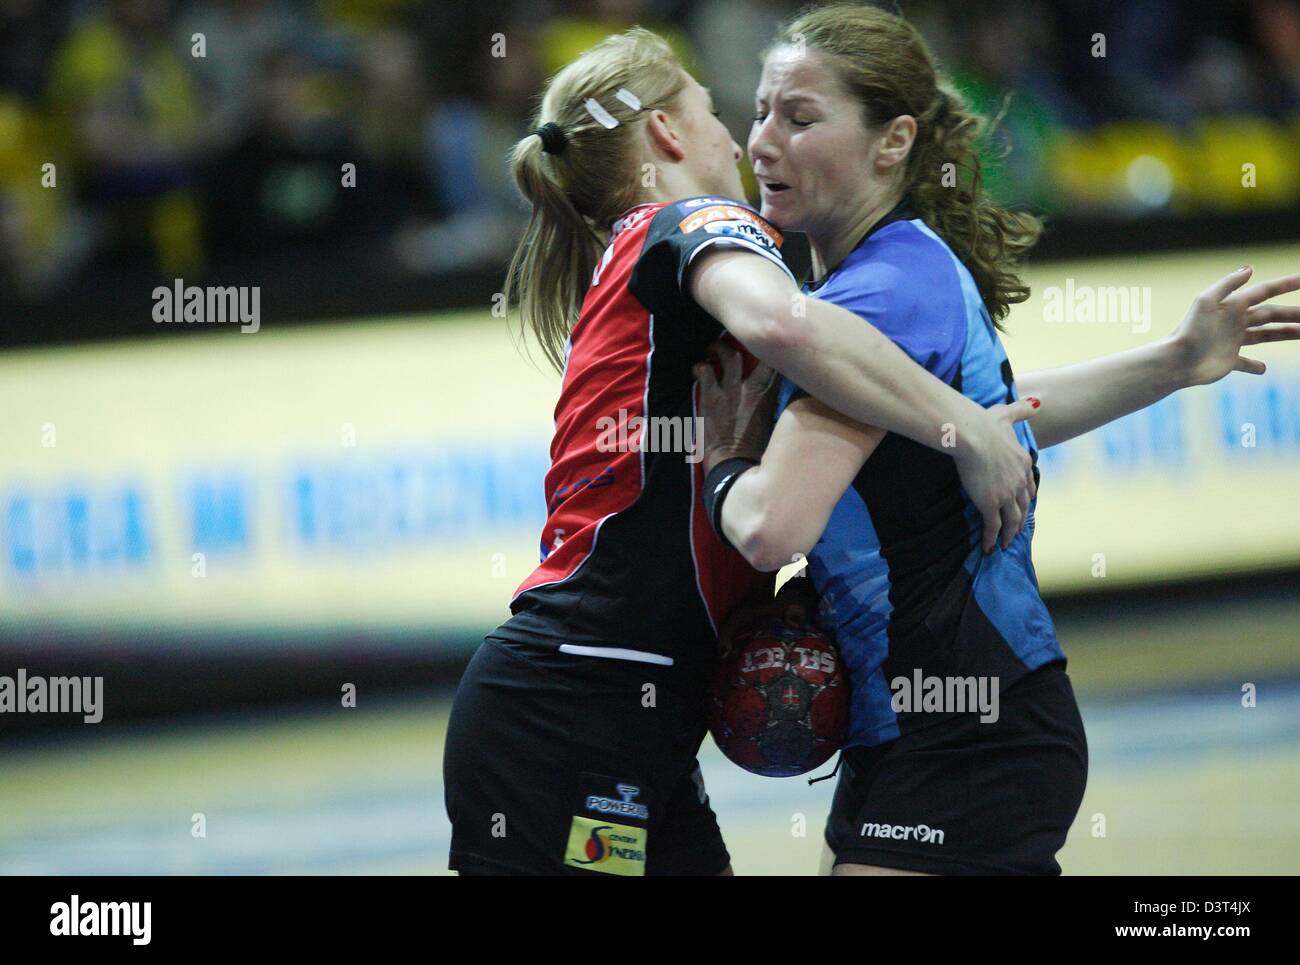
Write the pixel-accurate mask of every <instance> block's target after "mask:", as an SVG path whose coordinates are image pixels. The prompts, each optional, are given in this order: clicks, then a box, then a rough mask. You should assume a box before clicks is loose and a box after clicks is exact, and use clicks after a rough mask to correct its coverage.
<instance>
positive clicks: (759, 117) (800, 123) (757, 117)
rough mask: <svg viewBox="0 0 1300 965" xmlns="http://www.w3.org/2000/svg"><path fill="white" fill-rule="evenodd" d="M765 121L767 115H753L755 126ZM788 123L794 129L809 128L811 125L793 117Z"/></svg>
mask: <svg viewBox="0 0 1300 965" xmlns="http://www.w3.org/2000/svg"><path fill="white" fill-rule="evenodd" d="M765 120H767V115H766V114H764V113H762V112H761V111H760V112H758V113H756V114H754V123H755V124H762V123H763V122H764V121H765ZM790 123H791V124H793V125H794V126H795V127H811V126H812V124H813V122H812V121H801V120H798V119H797V118H793V117H792V118H790Z"/></svg>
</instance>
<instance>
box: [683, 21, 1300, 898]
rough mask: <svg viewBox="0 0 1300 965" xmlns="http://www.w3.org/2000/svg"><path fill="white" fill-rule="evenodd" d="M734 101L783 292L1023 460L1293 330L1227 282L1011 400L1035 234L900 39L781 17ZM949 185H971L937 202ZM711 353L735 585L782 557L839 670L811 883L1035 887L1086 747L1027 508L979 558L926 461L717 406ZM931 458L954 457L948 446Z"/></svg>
mask: <svg viewBox="0 0 1300 965" xmlns="http://www.w3.org/2000/svg"><path fill="white" fill-rule="evenodd" d="M756 99H757V113H756V116H755V118H754V124H753V127H752V130H751V134H750V139H749V153H750V158H751V160H752V162H753V165H754V171H755V174H756V175H757V177H758V180H759V183H760V185H761V190H762V215H763V216H764V217H765V218H768V219H770V220H771V221H773V222H774V223H776V224H778V225H780V226H781V227H782V228H788V229H793V230H801V231H805V232H807V234H808V236H809V240H810V241H811V243H812V247H813V252H814V262H813V270H814V276H815V279H816V280H815V282H814V283H813V284H812V285H811V286H810V287H809V288H808V290H809V291H810V292H811V293H813V294H815V295H816V296H817V297H818V298H820V299H824V300H826V301H829V302H832V303H834V304H837V305H842V306H844V307H846V308H849V309H851V310H852V311H853V312H854V313H856V314H857V315H859V316H861V317H862V318H864V319H866V320H867V321H869V322H870V323H871V324H872V325H873V326H875V327H876V328H878V329H880V330H881V331H883V332H885V333H886V334H887V335H889V336H890V337H891V338H892V339H893V340H894V341H895V342H896V343H897V344H898V345H899V346H900V347H901V348H903V349H904V350H905V351H906V352H907V353H908V355H910V356H911V357H912V358H913V359H915V360H916V361H917V362H919V363H920V364H922V365H924V366H925V367H926V368H927V369H929V370H930V371H931V372H933V373H934V374H935V375H936V376H938V377H939V378H941V379H943V380H944V381H946V382H948V383H950V384H951V385H953V386H954V388H957V389H959V390H960V391H962V392H963V393H965V394H966V395H968V396H970V397H971V398H972V399H974V400H975V401H977V402H979V403H980V404H981V405H992V404H995V403H1005V402H1010V401H1012V400H1015V399H1017V398H1018V397H1019V394H1020V393H1025V396H1026V398H1036V399H1038V400H1041V405H1042V408H1041V411H1040V412H1039V414H1038V415H1036V416H1035V418H1034V420H1033V422H1032V428H1031V427H1030V424H1028V423H1021V424H1019V425H1017V427H1016V431H1017V432H1018V434H1019V436H1020V439H1021V442H1022V444H1023V445H1024V447H1025V448H1026V450H1027V451H1028V452H1030V453H1031V454H1033V455H1034V456H1036V449H1037V448H1038V447H1040V446H1050V445H1054V444H1056V443H1059V442H1062V441H1064V440H1066V439H1069V438H1071V437H1073V436H1076V435H1079V434H1081V433H1083V432H1087V431H1088V430H1090V429H1093V428H1095V427H1097V426H1099V425H1102V424H1104V423H1106V422H1109V421H1111V420H1113V419H1115V418H1118V417H1120V416H1122V415H1124V414H1126V413H1129V412H1132V411H1135V410H1137V409H1139V408H1142V407H1144V406H1146V405H1149V404H1151V403H1152V402H1155V401H1156V400H1158V399H1159V398H1161V397H1163V396H1165V395H1167V394H1169V393H1170V392H1172V391H1174V390H1176V389H1178V388H1181V387H1183V386H1188V385H1196V384H1204V383H1207V382H1212V381H1215V380H1216V379H1219V378H1222V377H1223V376H1224V375H1226V374H1227V373H1228V372H1230V371H1233V370H1238V371H1245V372H1251V373H1256V374H1258V373H1262V371H1263V365H1262V364H1261V363H1259V362H1256V361H1253V360H1249V359H1245V358H1242V357H1239V352H1240V350H1241V348H1242V346H1243V345H1248V344H1254V343H1258V342H1266V341H1278V340H1284V339H1295V338H1300V325H1297V324H1296V323H1297V322H1300V307H1289V306H1269V305H1263V304H1261V303H1262V302H1263V301H1264V300H1266V299H1268V298H1270V297H1272V296H1274V295H1278V294H1281V293H1283V292H1288V291H1294V290H1296V289H1297V288H1300V275H1296V276H1291V277H1289V278H1284V279H1280V280H1278V281H1275V282H1269V283H1264V284H1258V285H1254V286H1252V287H1243V286H1245V283H1246V281H1247V280H1248V278H1249V277H1250V271H1249V269H1244V268H1243V269H1239V270H1238V271H1236V272H1234V273H1232V274H1231V275H1229V276H1228V277H1226V278H1224V279H1222V280H1221V281H1219V282H1218V283H1216V284H1215V285H1213V286H1212V287H1210V288H1209V289H1207V290H1206V291H1205V292H1204V293H1203V294H1202V295H1201V296H1200V297H1198V298H1197V299H1196V301H1195V302H1194V304H1193V305H1192V308H1191V310H1190V311H1189V313H1188V315H1187V317H1186V318H1185V319H1184V321H1183V322H1182V324H1181V325H1180V326H1179V328H1178V329H1177V331H1176V332H1175V333H1174V334H1173V335H1172V336H1171V337H1170V338H1168V339H1166V340H1164V341H1163V342H1160V343H1157V344H1154V345H1150V346H1145V347H1142V348H1139V349H1134V350H1132V351H1130V352H1125V353H1120V354H1117V355H1114V356H1110V357H1107V358H1103V359H1099V360H1095V361H1091V362H1087V363H1083V364H1080V365H1076V366H1071V367H1067V368H1064V369H1057V370H1053V371H1049V372H1044V373H1039V374H1034V375H1030V376H1026V377H1022V378H1021V379H1020V380H1019V385H1017V383H1016V380H1015V379H1013V376H1012V372H1011V368H1010V365H1009V364H1008V362H1007V356H1006V353H1005V352H1004V351H1003V349H1002V345H1001V344H1000V342H999V339H998V335H997V331H996V330H995V325H994V321H993V320H994V319H1000V318H1002V317H1004V316H1005V314H1006V312H1007V309H1008V307H1009V305H1010V304H1012V303H1014V302H1019V301H1023V300H1024V299H1025V298H1026V297H1027V295H1028V291H1027V289H1026V288H1025V287H1024V286H1023V284H1022V283H1021V281H1020V279H1019V277H1018V257H1019V255H1021V254H1022V253H1023V252H1025V251H1026V250H1027V249H1028V248H1029V247H1030V246H1031V245H1032V244H1033V242H1034V241H1035V240H1036V237H1037V233H1038V225H1037V223H1036V222H1034V221H1033V220H1032V219H1028V218H1025V217H1023V216H1019V215H1016V214H1013V213H1011V212H1009V211H1006V210H1004V209H1002V208H999V207H998V206H997V205H995V204H994V203H993V202H992V201H991V200H990V199H989V198H987V197H986V196H985V195H984V194H983V192H982V191H981V187H980V181H979V178H978V171H979V159H978V155H977V153H976V136H977V134H978V132H979V130H980V125H981V120H980V119H979V118H977V117H976V116H974V115H973V114H971V113H970V112H969V111H968V110H967V109H966V108H965V106H964V105H963V103H962V101H961V100H960V98H959V97H958V95H956V94H955V93H953V92H952V91H951V88H949V87H947V85H946V83H945V82H944V81H943V79H942V78H941V77H940V76H938V75H937V74H936V71H935V68H934V66H933V62H932V59H931V57H930V55H929V53H928V51H927V50H926V48H925V45H924V42H923V40H922V39H921V38H920V36H919V34H918V33H917V32H916V31H915V30H914V29H913V28H912V27H910V26H909V25H908V24H906V23H905V22H904V21H903V20H902V19H900V18H898V17H896V16H893V15H892V14H889V13H886V12H884V11H882V10H879V9H876V8H871V7H859V6H840V7H830V8H820V9H817V10H816V11H814V12H810V13H807V14H804V15H801V16H798V17H796V19H795V20H793V21H792V22H791V23H790V24H789V25H788V26H787V27H786V28H784V29H783V31H782V32H781V33H780V34H779V35H778V38H777V41H776V43H775V44H774V46H773V47H772V48H771V49H770V50H769V52H768V54H767V56H766V59H765V63H764V69H763V76H762V81H761V83H760V87H759V90H758V92H757V98H756ZM948 162H951V163H953V164H955V165H956V166H957V167H958V168H960V169H963V170H965V171H966V172H968V173H970V174H971V175H973V177H971V178H968V179H967V180H965V181H963V182H961V183H960V184H952V183H951V182H948V183H947V184H945V182H944V181H943V175H944V170H945V169H944V165H945V163H948ZM720 351H721V353H722V355H723V372H724V374H723V377H722V384H721V385H719V383H718V382H717V381H716V380H715V377H714V374H713V369H712V368H711V367H710V366H708V365H701V366H698V367H697V372H698V375H699V377H700V381H701V383H702V388H703V392H702V399H701V409H702V411H703V413H704V417H705V427H706V459H705V467H706V470H707V471H708V477H707V482H706V484H705V493H706V499H707V500H708V512H709V515H710V519H711V521H713V522H714V524H715V526H716V527H717V528H718V529H719V531H720V532H721V533H723V534H724V535H725V537H726V539H727V540H728V541H729V542H730V543H731V544H733V545H735V546H737V547H739V548H740V550H741V551H742V552H743V553H744V554H745V556H746V557H747V558H748V559H749V560H750V562H752V563H753V564H754V565H755V567H757V568H759V569H766V570H773V569H776V568H777V567H779V566H781V565H784V564H786V563H789V562H790V561H791V560H792V559H797V558H798V556H797V554H801V553H803V554H806V555H807V559H808V563H809V566H808V573H809V575H810V576H811V579H812V582H813V584H814V585H815V588H816V591H817V593H818V594H819V595H820V598H821V602H820V616H821V621H822V623H823V625H824V626H825V627H826V628H827V629H828V630H830V631H832V632H833V633H834V635H835V637H836V640H837V643H838V646H839V648H840V652H841V656H842V659H843V660H844V661H845V664H846V665H847V666H848V667H849V672H850V679H851V684H852V703H851V713H850V728H849V736H848V740H847V742H846V749H845V752H844V755H843V757H842V758H841V765H842V769H841V774H840V778H839V783H838V786H837V789H836V792H835V797H834V800H833V803H832V806H831V814H830V817H829V820H828V824H827V829H826V842H827V858H826V861H825V870H830V868H831V867H832V866H833V867H834V873H837V874H854V873H858V874H861V873H868V874H869V873H909V872H911V873H936V874H963V873H1041V874H1053V873H1059V872H1060V868H1059V866H1058V864H1057V862H1056V857H1055V856H1056V852H1057V851H1058V850H1059V848H1060V847H1061V845H1062V844H1063V843H1064V842H1065V837H1066V832H1067V831H1068V829H1069V827H1070V824H1071V822H1072V821H1073V819H1074V816H1075V813H1076V811H1077V809H1078V806H1079V803H1080V801H1081V800H1082V797H1083V791H1084V785H1085V783H1086V777H1087V744H1086V740H1085V737H1084V731H1083V725H1082V721H1081V720H1080V717H1079V712H1078V708H1077V705H1076V702H1075V698H1074V694H1073V691H1072V690H1071V687H1070V683H1069V679H1068V677H1067V676H1066V674H1065V656H1064V654H1063V653H1062V651H1061V648H1060V645H1059V644H1058V642H1057V640H1056V635H1055V631H1054V629H1053V625H1052V621H1051V618H1050V617H1049V615H1048V613H1047V610H1046V608H1045V607H1044V605H1043V601H1042V598H1041V597H1040V596H1039V592H1038V583H1037V579H1036V577H1035V574H1034V568H1033V564H1032V562H1031V559H1030V541H1031V539H1032V536H1033V525H1032V515H1033V505H1032V504H1030V505H1029V506H1028V507H1026V508H1027V511H1028V516H1029V519H1030V524H1029V525H1028V526H1026V527H1025V528H1024V529H1023V531H1021V532H1020V533H1018V534H1017V535H1015V536H1014V538H1011V539H1010V540H1009V541H1004V542H1003V544H1002V545H1001V547H1000V548H999V549H998V550H996V551H994V552H993V553H992V554H986V553H984V552H982V551H981V546H980V526H979V522H978V519H977V518H976V517H975V516H974V514H973V513H972V508H971V505H970V503H969V501H968V499H967V497H966V495H965V493H964V492H963V490H962V486H961V483H960V481H959V480H958V478H957V477H956V475H955V473H954V471H953V463H952V461H951V460H950V459H948V458H946V457H945V456H944V455H942V454H941V453H940V452H938V451H932V450H927V449H925V448H922V447H921V446H918V445H916V444H915V443H913V442H912V441H910V440H908V439H904V438H900V437H899V436H897V435H893V434H888V433H886V432H885V431H883V430H881V429H877V428H873V427H870V426H867V425H861V424H856V423H854V422H853V421H852V420H850V419H846V418H844V417H843V416H842V415H840V414H839V413H836V412H834V411H832V410H831V409H829V408H827V407H826V406H825V405H823V404H822V403H821V402H819V401H817V399H816V394H817V393H816V391H815V390H811V392H809V391H805V390H806V389H807V387H806V386H800V385H799V384H798V380H797V379H790V378H786V379H785V380H783V381H782V382H781V383H780V385H779V391H778V392H776V393H775V396H776V398H775V399H771V396H772V395H773V393H772V391H771V388H768V389H766V390H765V385H769V386H770V384H771V382H772V378H771V373H770V372H769V371H765V370H764V369H756V370H755V373H754V374H753V375H751V377H750V378H749V379H748V380H744V381H742V380H741V375H740V361H739V356H738V355H736V353H735V352H734V351H732V350H730V349H727V348H722V349H721V350H720ZM765 401H769V402H771V403H772V405H774V407H775V409H776V412H777V413H778V414H779V418H778V419H777V421H776V424H775V427H774V429H773V430H772V434H771V439H770V441H769V442H768V443H767V446H766V450H765V451H763V448H762V445H761V442H760V443H759V445H757V446H755V445H754V444H753V442H752V432H751V435H750V439H749V440H746V431H747V429H749V430H752V428H753V425H754V418H753V413H754V412H755V411H762V406H763V403H764V402H765ZM769 411H771V410H770V409H769ZM769 425H770V423H769ZM737 440H746V441H741V442H740V443H739V444H737ZM952 442H953V443H954V444H955V446H956V448H957V450H959V449H960V447H961V446H962V445H963V443H962V441H961V437H960V433H956V434H955V435H954V437H953V439H952ZM760 459H761V461H757V460H760ZM932 681H935V682H937V685H938V688H940V689H936V686H935V685H934V684H932V683H931V682H932ZM927 692H928V693H929V695H930V696H929V697H926V698H925V699H924V701H923V699H922V698H923V694H926V693H927ZM940 694H946V695H951V697H950V699H949V701H947V702H945V701H944V700H940V699H938V698H939V695H940ZM931 698H933V699H931ZM958 699H960V700H963V701H965V702H966V707H967V708H970V709H972V710H973V712H966V713H959V712H958V711H960V710H962V709H963V708H962V707H961V706H957V705H956V703H957V700H958ZM976 708H977V709H976Z"/></svg>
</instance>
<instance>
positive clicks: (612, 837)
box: [573, 824, 645, 865]
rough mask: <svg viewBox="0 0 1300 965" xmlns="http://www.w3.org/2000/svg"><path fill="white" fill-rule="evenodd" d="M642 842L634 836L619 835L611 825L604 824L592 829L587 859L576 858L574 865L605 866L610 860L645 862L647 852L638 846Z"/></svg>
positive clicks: (588, 842)
mask: <svg viewBox="0 0 1300 965" xmlns="http://www.w3.org/2000/svg"><path fill="white" fill-rule="evenodd" d="M640 843H641V842H640V841H639V840H638V839H637V838H636V837H635V836H633V835H630V834H619V833H618V832H617V831H615V830H614V826H613V825H611V824H602V825H600V826H599V827H595V828H592V829H591V837H589V838H588V839H587V857H586V858H585V859H583V858H574V859H573V863H574V864H580V865H591V864H603V863H604V862H606V861H608V860H609V859H610V858H621V859H622V860H624V861H644V860H645V852H644V851H642V850H641V849H640V848H639V847H638V845H639V844H640Z"/></svg>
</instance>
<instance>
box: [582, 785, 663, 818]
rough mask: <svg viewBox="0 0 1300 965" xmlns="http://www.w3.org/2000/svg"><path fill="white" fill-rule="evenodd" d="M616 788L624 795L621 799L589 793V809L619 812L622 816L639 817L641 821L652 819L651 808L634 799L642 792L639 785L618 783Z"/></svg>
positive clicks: (603, 812) (605, 812) (602, 812)
mask: <svg viewBox="0 0 1300 965" xmlns="http://www.w3.org/2000/svg"><path fill="white" fill-rule="evenodd" d="M614 789H615V790H616V791H618V793H619V796H620V797H622V800H621V801H615V800H614V799H613V798H612V797H601V796H600V795H599V794H589V795H587V810H588V811H596V812H599V813H600V814H617V815H619V816H620V817H627V818H637V819H638V820H641V821H648V820H650V808H648V807H647V806H646V805H644V804H639V803H637V802H635V801H633V800H632V798H634V797H636V796H637V795H638V794H640V793H641V789H640V788H639V787H635V786H633V785H631V784H618V785H616V786H615V788H614Z"/></svg>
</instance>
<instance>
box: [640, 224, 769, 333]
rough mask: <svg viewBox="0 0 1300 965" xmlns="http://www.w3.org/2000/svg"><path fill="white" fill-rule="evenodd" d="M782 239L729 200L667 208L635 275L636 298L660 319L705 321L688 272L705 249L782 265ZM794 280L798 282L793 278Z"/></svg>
mask: <svg viewBox="0 0 1300 965" xmlns="http://www.w3.org/2000/svg"><path fill="white" fill-rule="evenodd" d="M781 243H782V238H781V233H780V232H779V231H777V230H776V228H775V227H773V226H772V224H771V223H770V222H768V221H765V220H764V219H763V217H762V216H761V215H759V213H758V212H757V211H755V210H754V209H753V208H751V207H749V205H747V204H745V203H743V202H740V201H732V200H730V199H728V198H690V199H687V200H685V201H678V202H676V203H674V204H669V205H666V206H665V207H664V208H663V209H662V210H661V211H660V212H659V213H658V214H657V215H655V217H654V220H652V221H651V222H650V228H649V229H648V231H647V232H646V241H645V246H644V247H643V248H642V249H641V255H640V257H639V258H638V259H637V263H636V267H635V268H633V269H632V280H631V282H630V283H629V285H628V289H629V291H631V292H632V295H633V296H634V297H635V298H636V299H637V301H639V302H640V303H641V304H642V305H644V306H645V307H646V308H647V309H649V310H650V311H651V312H654V313H655V314H656V315H678V316H682V317H684V318H685V319H687V320H691V321H704V320H707V319H709V317H710V316H709V315H708V314H707V313H705V312H704V310H703V309H701V308H700V307H699V306H698V305H697V304H696V303H695V300H694V299H693V298H691V296H690V292H689V289H688V288H687V281H688V279H689V272H690V268H691V265H692V263H693V262H694V260H695V258H696V256H697V255H698V254H699V253H700V252H701V251H703V250H704V249H705V248H716V247H728V248H733V249H741V250H745V251H752V252H754V254H756V255H759V256H761V257H763V258H766V259H768V260H769V261H771V262H773V263H775V264H777V265H780V266H781V269H782V270H783V271H784V272H786V274H790V269H789V268H788V267H787V266H786V264H785V260H784V259H783V258H782V257H781ZM790 277H791V280H793V278H794V276H793V275H791V276H790Z"/></svg>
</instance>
